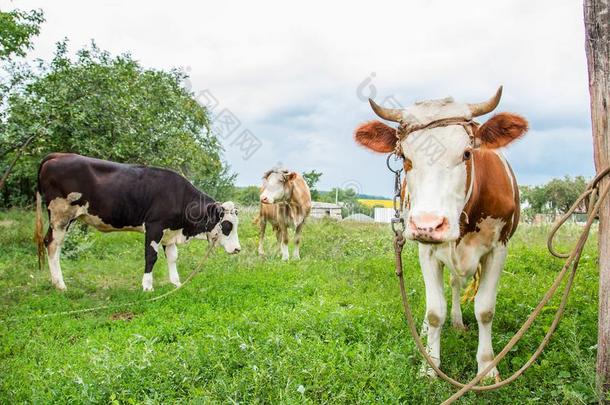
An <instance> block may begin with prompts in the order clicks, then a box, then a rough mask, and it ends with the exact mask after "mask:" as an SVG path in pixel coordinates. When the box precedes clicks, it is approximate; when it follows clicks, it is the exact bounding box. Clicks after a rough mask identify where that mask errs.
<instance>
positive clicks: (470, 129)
mask: <svg viewBox="0 0 610 405" xmlns="http://www.w3.org/2000/svg"><path fill="white" fill-rule="evenodd" d="M451 125H461V126H462V127H463V128H464V130H465V131H466V133H467V134H468V137H469V138H470V144H471V146H472V148H476V147H478V146H479V145H478V144H477V142H476V138H475V136H474V131H475V130H476V129H477V128H478V127H479V125H480V124H479V123H478V122H476V121H473V120H472V119H468V118H465V117H451V118H443V119H440V120H436V121H432V122H430V123H428V124H425V125H422V124H409V123H404V122H400V124H399V125H398V128H396V139H397V140H398V141H397V142H396V147H395V149H394V152H395V153H396V155H397V156H402V148H401V146H400V143H401V142H402V141H403V139H405V138H406V137H407V136H409V134H411V133H412V132H416V131H421V130H422V129H433V128H439V127H448V126H451Z"/></svg>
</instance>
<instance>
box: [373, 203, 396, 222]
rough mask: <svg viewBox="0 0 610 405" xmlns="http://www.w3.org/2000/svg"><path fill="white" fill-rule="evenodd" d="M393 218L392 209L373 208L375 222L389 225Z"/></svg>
mask: <svg viewBox="0 0 610 405" xmlns="http://www.w3.org/2000/svg"><path fill="white" fill-rule="evenodd" d="M392 218H394V209H393V208H381V207H375V222H381V223H384V224H389V223H390V222H391V221H392Z"/></svg>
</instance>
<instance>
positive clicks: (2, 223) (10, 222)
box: [0, 219, 15, 228]
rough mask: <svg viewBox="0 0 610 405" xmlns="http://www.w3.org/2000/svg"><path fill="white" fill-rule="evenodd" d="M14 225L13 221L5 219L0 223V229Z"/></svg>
mask: <svg viewBox="0 0 610 405" xmlns="http://www.w3.org/2000/svg"><path fill="white" fill-rule="evenodd" d="M13 225H15V221H11V220H10V219H5V220H2V221H0V227H6V228H8V227H9V226H13Z"/></svg>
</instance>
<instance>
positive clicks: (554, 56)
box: [0, 0, 593, 196]
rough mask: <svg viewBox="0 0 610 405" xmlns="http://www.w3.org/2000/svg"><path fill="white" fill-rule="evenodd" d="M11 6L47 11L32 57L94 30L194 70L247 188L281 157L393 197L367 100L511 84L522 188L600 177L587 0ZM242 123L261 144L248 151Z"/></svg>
mask: <svg viewBox="0 0 610 405" xmlns="http://www.w3.org/2000/svg"><path fill="white" fill-rule="evenodd" d="M0 7H1V8H2V9H3V10H6V9H11V8H15V7H17V8H21V9H32V8H42V9H43V11H44V14H45V18H46V20H47V21H46V22H45V23H44V24H43V26H42V32H41V35H40V36H39V38H38V39H37V40H36V43H35V49H34V51H33V53H32V54H33V55H34V56H36V57H42V58H45V59H48V58H49V57H50V56H51V55H52V53H53V51H54V48H55V42H57V41H58V40H61V39H62V38H64V37H67V38H68V39H69V40H70V47H71V50H72V51H74V50H76V49H77V48H80V47H82V46H84V45H87V44H88V42H89V41H90V40H91V39H95V41H96V42H97V44H98V45H99V47H101V48H102V49H106V50H109V51H110V52H112V53H113V54H119V53H123V52H130V53H131V54H132V55H133V57H134V58H136V59H138V60H139V61H140V62H141V63H142V64H143V65H144V66H145V67H155V68H163V69H168V68H173V67H182V68H184V69H186V70H187V71H188V73H189V74H190V75H191V83H190V85H191V86H192V90H193V91H194V92H195V93H197V94H200V96H201V98H202V100H203V99H206V98H207V99H208V100H212V99H215V100H217V102H218V105H217V106H216V108H215V109H214V113H220V112H222V111H225V112H224V113H223V114H225V116H226V114H227V113H228V111H230V113H232V114H233V115H234V116H235V117H236V118H237V119H238V120H239V122H240V126H239V128H237V129H236V130H235V132H234V133H232V134H227V137H226V139H223V140H222V142H223V144H224V146H225V155H224V156H225V159H226V160H227V162H228V163H229V164H230V165H231V167H232V170H233V171H234V172H236V173H237V174H238V178H237V184H238V185H250V184H259V183H260V177H261V175H262V173H263V172H264V171H265V170H267V169H268V168H270V167H272V166H274V165H276V164H278V163H282V164H283V165H285V166H287V167H289V168H291V169H294V170H298V171H308V170H312V169H316V170H318V171H321V172H323V176H322V178H321V185H320V188H321V189H330V188H331V187H335V186H349V187H354V188H357V189H358V191H359V192H362V193H368V194H377V195H386V196H389V195H391V192H392V190H391V187H392V178H391V176H390V175H389V173H388V172H387V171H386V169H385V162H384V160H385V157H384V156H381V155H376V154H373V153H370V152H368V151H366V150H363V149H362V148H360V147H358V146H357V145H356V144H355V143H354V142H353V140H352V133H353V130H354V128H355V127H356V126H357V125H358V124H359V123H361V122H363V121H367V120H371V119H374V118H375V116H374V114H373V112H372V111H371V110H370V107H369V106H368V104H367V103H366V102H365V100H366V97H368V96H373V97H374V98H375V99H376V100H383V99H385V98H386V97H388V96H393V97H394V98H395V99H397V100H399V101H400V102H401V103H402V104H403V105H407V104H410V103H412V102H414V101H416V100H422V99H433V98H441V97H445V96H448V95H451V96H453V97H454V98H455V99H456V100H458V101H465V102H478V101H482V100H483V99H487V98H489V97H491V95H492V94H493V93H494V92H495V90H496V88H497V87H498V85H500V84H503V85H504V96H503V99H502V102H501V103H500V106H499V107H498V109H497V111H511V112H515V113H518V114H521V115H523V116H525V117H526V118H527V119H528V120H529V122H530V128H531V129H530V131H529V133H528V134H527V135H526V137H525V138H524V139H522V140H521V141H519V142H518V143H517V144H515V145H512V146H510V147H509V148H507V149H506V151H505V153H506V155H507V156H508V158H509V161H510V163H511V164H512V166H513V168H514V170H515V172H516V174H517V179H518V181H519V183H520V184H538V183H541V182H545V181H547V180H549V179H551V178H553V177H562V176H564V175H566V174H569V175H586V176H591V175H592V173H593V163H592V143H591V133H590V131H591V129H590V121H589V119H590V115H589V95H588V87H587V70H586V59H585V51H584V28H583V19H582V2H581V1H579V0H574V1H572V0H570V1H557V0H548V1H531V0H528V1H514V0H513V1H493V2H491V1H455V2H447V1H404V0H402V1H396V2H382V1H378V2H373V1H368V2H332V1H328V0H326V1H306V2H305V1H303V2H298V3H295V2H288V1H278V2H263V1H261V2H252V1H243V2H237V1H225V2H223V1H214V2H201V1H198V2H195V1H193V2H168V1H163V2H157V1H129V2H126V1H99V0H98V1H94V2H93V1H57V0H55V1H53V2H49V1H7V0H0ZM244 130H249V131H250V134H251V135H248V136H250V137H252V136H253V137H256V139H257V140H259V141H260V148H259V149H258V150H256V151H255V152H254V153H253V154H252V155H251V156H249V158H247V159H246V158H244V156H245V155H249V153H251V152H252V149H250V150H248V151H246V152H244V151H243V150H242V149H241V148H245V146H246V145H245V144H244V143H243V142H241V141H243V140H244V139H245V138H244V137H243V136H242V137H240V134H241V133H242V131H244ZM225 134H226V133H225ZM252 139H254V138H252ZM240 145H241V148H240Z"/></svg>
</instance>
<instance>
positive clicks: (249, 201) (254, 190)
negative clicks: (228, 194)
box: [235, 186, 260, 206]
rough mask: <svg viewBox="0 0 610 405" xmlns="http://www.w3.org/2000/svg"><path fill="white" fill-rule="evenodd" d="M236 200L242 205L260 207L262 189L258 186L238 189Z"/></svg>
mask: <svg viewBox="0 0 610 405" xmlns="http://www.w3.org/2000/svg"><path fill="white" fill-rule="evenodd" d="M235 199H236V200H237V202H238V203H240V204H241V205H246V206H248V205H258V204H259V201H260V189H259V188H258V187H257V186H248V187H243V188H241V189H238V190H237V192H236V196H235Z"/></svg>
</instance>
